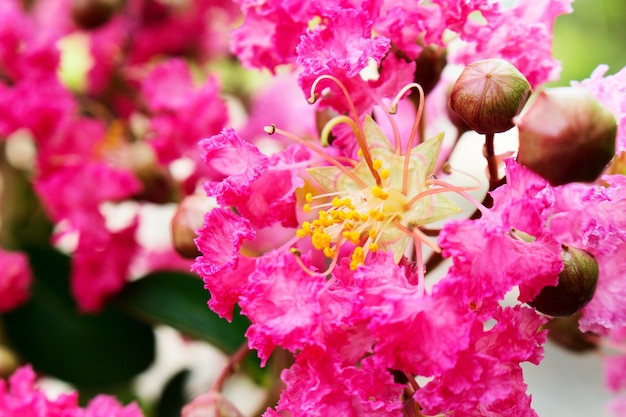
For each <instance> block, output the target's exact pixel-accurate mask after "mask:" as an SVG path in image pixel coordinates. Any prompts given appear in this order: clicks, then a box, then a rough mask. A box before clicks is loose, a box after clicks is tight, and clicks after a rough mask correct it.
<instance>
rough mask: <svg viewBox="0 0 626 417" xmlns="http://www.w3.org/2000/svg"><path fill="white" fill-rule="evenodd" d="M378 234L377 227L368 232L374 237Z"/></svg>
mask: <svg viewBox="0 0 626 417" xmlns="http://www.w3.org/2000/svg"><path fill="white" fill-rule="evenodd" d="M377 234H378V232H377V231H376V229H372V230H370V231H369V232H368V235H369V236H370V238H372V239H374V238H375V237H376V235H377Z"/></svg>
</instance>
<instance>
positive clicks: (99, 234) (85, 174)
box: [35, 162, 140, 311]
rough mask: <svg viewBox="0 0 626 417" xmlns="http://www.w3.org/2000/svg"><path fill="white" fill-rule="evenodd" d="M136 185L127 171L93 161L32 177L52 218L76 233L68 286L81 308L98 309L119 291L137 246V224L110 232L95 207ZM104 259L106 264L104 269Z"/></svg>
mask: <svg viewBox="0 0 626 417" xmlns="http://www.w3.org/2000/svg"><path fill="white" fill-rule="evenodd" d="M94 184H97V185H98V186H97V187H94V186H93V185H94ZM139 189H140V184H139V182H138V181H137V179H135V177H134V176H133V175H132V174H131V173H129V172H127V171H122V170H118V169H115V168H111V167H110V166H108V165H106V164H103V163H97V162H86V163H83V164H81V165H76V166H66V167H63V168H61V169H58V170H57V171H55V172H54V173H50V174H48V175H46V176H45V177H44V178H39V179H37V180H36V183H35V190H36V191H37V194H38V195H39V196H40V198H41V199H42V201H43V204H44V206H45V208H46V209H47V211H48V212H49V214H50V217H51V218H52V220H54V221H55V222H58V223H59V222H62V221H65V222H67V224H66V228H65V230H64V231H65V232H76V233H78V246H77V248H76V251H75V253H74V257H73V259H72V277H71V281H72V284H71V285H72V292H73V294H74V296H75V297H76V298H77V302H78V305H79V307H80V308H81V309H83V310H84V311H97V310H98V309H100V308H101V307H102V306H103V303H104V301H105V300H106V299H107V298H108V297H109V296H111V295H112V294H114V293H116V292H117V291H119V290H120V289H121V287H122V286H123V284H124V282H126V280H127V278H128V267H129V264H130V261H131V259H132V256H133V254H134V251H135V249H136V243H135V240H134V232H135V229H136V227H137V224H136V223H133V224H132V225H131V226H128V227H127V228H126V229H124V230H122V231H119V232H115V233H113V232H111V231H109V230H108V229H107V227H106V223H105V218H104V216H103V215H102V213H101V212H100V205H101V204H102V203H104V202H110V201H118V200H121V199H124V198H127V197H129V196H130V195H132V194H134V193H136V192H137V191H138V190H139ZM86 190H89V191H88V192H87V191H86ZM56 237H57V238H59V237H60V234H57V236H56ZM105 260H106V262H107V268H103V265H104V262H105ZM111 262H112V264H111Z"/></svg>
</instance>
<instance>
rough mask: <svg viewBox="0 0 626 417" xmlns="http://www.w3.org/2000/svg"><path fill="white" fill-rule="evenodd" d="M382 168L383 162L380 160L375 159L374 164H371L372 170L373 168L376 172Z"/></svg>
mask: <svg viewBox="0 0 626 417" xmlns="http://www.w3.org/2000/svg"><path fill="white" fill-rule="evenodd" d="M382 167H383V161H381V160H380V159H375V160H374V162H372V168H374V169H375V170H376V171H378V170H379V169H381V168H382Z"/></svg>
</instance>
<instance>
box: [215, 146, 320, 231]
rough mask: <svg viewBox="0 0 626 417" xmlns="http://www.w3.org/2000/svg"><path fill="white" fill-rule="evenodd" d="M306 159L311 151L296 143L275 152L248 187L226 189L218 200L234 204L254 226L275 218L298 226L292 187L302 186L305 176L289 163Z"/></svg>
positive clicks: (224, 203) (289, 224)
mask: <svg viewBox="0 0 626 417" xmlns="http://www.w3.org/2000/svg"><path fill="white" fill-rule="evenodd" d="M309 159H310V153H309V152H308V151H307V150H306V149H305V148H303V147H299V146H292V147H289V148H287V149H286V150H284V151H282V152H279V153H275V154H274V155H272V157H271V159H270V162H269V166H268V169H267V170H266V171H265V172H264V173H263V174H262V175H261V176H260V177H259V178H257V179H255V180H254V181H252V182H251V183H250V186H249V187H248V188H246V187H240V188H232V190H228V191H226V190H225V191H224V194H223V195H221V196H219V197H218V201H219V202H220V203H221V204H222V205H232V206H235V207H236V208H237V210H238V211H239V213H240V214H241V215H242V216H243V217H245V218H246V219H248V220H250V222H251V223H252V224H253V225H254V226H255V227H257V228H262V227H267V226H272V225H274V224H276V223H278V222H280V224H281V225H283V226H284V227H297V226H298V220H297V218H296V194H295V191H296V189H297V188H301V187H303V186H304V180H302V178H301V177H300V176H299V175H298V171H299V170H298V169H293V168H292V166H293V165H295V164H298V163H300V162H303V161H307V160H309ZM296 166H297V165H296Z"/></svg>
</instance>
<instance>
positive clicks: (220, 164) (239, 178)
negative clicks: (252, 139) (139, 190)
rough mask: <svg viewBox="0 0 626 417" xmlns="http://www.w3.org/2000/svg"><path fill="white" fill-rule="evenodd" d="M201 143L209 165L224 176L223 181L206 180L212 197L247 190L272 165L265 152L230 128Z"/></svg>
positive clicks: (205, 185)
mask: <svg viewBox="0 0 626 417" xmlns="http://www.w3.org/2000/svg"><path fill="white" fill-rule="evenodd" d="M199 146H200V148H201V149H202V152H203V159H204V161H205V162H206V164H207V165H208V166H209V167H210V168H212V169H214V170H215V171H216V172H217V173H218V174H221V175H222V177H223V179H222V180H221V181H207V182H206V183H205V184H204V189H205V191H206V193H207V195H209V196H214V197H220V196H222V195H224V193H226V192H233V193H235V194H238V193H243V192H247V191H248V188H249V187H250V184H251V183H252V181H254V180H256V179H257V178H259V177H260V176H261V174H262V173H263V172H264V171H265V170H266V169H267V166H268V164H269V160H268V158H267V157H266V156H265V155H263V154H262V153H261V152H259V150H258V149H257V148H256V147H255V146H253V145H251V144H249V143H248V142H245V141H244V140H242V139H241V138H240V137H239V136H238V135H237V134H236V133H235V131H234V130H233V129H230V128H227V129H224V130H222V132H221V133H220V134H218V135H215V136H212V137H210V138H208V139H203V140H201V141H200V142H199Z"/></svg>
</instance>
